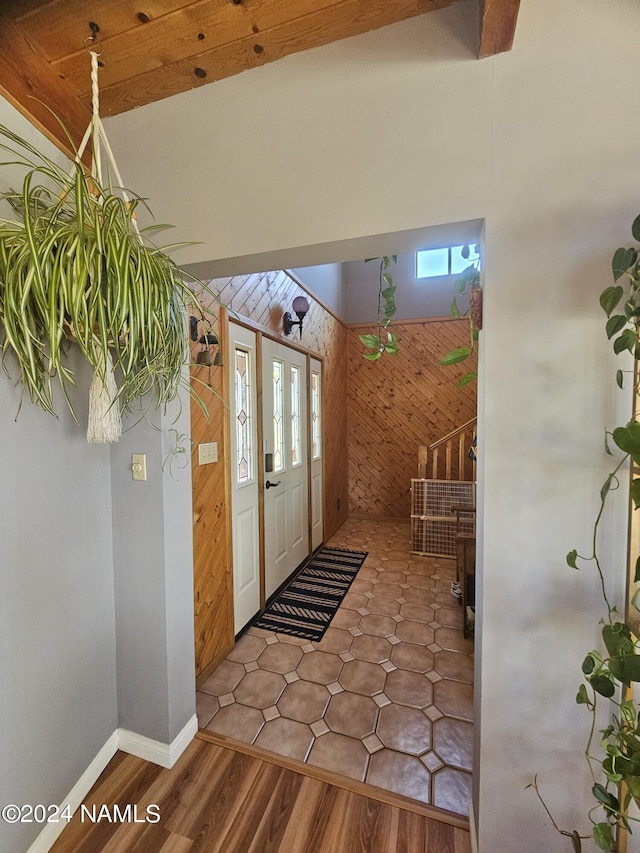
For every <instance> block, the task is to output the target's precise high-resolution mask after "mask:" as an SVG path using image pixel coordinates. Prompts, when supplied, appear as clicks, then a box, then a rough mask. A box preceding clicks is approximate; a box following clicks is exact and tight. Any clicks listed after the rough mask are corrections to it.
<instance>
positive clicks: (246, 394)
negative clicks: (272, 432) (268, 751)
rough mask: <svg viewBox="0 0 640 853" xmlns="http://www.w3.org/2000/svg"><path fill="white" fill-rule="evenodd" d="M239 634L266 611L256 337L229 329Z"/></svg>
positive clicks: (238, 328)
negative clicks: (262, 583) (262, 601)
mask: <svg viewBox="0 0 640 853" xmlns="http://www.w3.org/2000/svg"><path fill="white" fill-rule="evenodd" d="M229 353H230V358H229V362H230V364H229V373H230V376H229V389H230V393H229V398H230V399H229V408H230V419H231V429H230V438H231V442H230V443H231V454H230V459H231V463H230V464H231V511H232V538H233V609H234V633H235V634H237V633H238V631H240V630H241V629H242V628H244V626H245V625H246V624H247V622H248V621H249V620H250V619H251V618H252V617H253V616H255V614H256V613H257V612H258V611H259V610H260V524H259V510H258V465H259V464H260V454H259V452H258V410H257V401H256V396H257V395H256V333H255V332H252V331H251V330H250V329H245V328H244V327H243V326H238V325H236V324H235V323H230V324H229Z"/></svg>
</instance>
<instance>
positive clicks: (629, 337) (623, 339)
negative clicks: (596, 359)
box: [613, 329, 636, 355]
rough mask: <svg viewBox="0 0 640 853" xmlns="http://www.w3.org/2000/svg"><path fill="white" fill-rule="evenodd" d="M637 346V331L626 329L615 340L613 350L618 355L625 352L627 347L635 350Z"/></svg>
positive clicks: (631, 350) (630, 350)
mask: <svg viewBox="0 0 640 853" xmlns="http://www.w3.org/2000/svg"><path fill="white" fill-rule="evenodd" d="M635 346H636V333H635V331H634V330H633V329H625V330H624V332H623V333H622V334H621V335H620V337H619V338H616V339H615V341H614V342H613V351H614V352H615V353H616V355H619V354H620V353H621V352H624V351H625V350H626V349H628V350H629V352H633V350H634V349H635Z"/></svg>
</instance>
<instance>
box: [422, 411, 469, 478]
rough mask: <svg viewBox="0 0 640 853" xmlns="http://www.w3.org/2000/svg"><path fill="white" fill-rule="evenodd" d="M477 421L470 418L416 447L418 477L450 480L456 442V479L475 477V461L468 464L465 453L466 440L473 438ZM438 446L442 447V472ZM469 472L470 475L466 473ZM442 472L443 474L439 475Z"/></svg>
mask: <svg viewBox="0 0 640 853" xmlns="http://www.w3.org/2000/svg"><path fill="white" fill-rule="evenodd" d="M477 423H478V418H477V417H475V418H471V419H470V420H468V421H467V422H466V423H464V424H462V425H461V426H459V427H456V429H454V430H451V432H449V433H447V434H446V435H443V436H442V438H439V439H438V440H437V441H434V442H433V444H430V445H428V446H427V445H424V444H422V445H420V446H419V447H418V477H419V478H421V479H426V478H429V476H430V477H431V479H434V480H438V479H440V480H452V479H454V477H453V476H452V474H453V469H454V466H453V461H452V460H453V447H454V445H455V444H457V454H456V456H457V475H458V476H457V478H456V479H458V480H470V479H475V462H472V464H471V465H469V464H468V462H467V460H468V455H467V450H468V448H467V440H468V441H469V444H470V443H471V441H472V440H473V434H474V432H475V427H476V425H477ZM440 448H443V449H444V472H442V471H441V470H440V469H441V467H442V466H441V464H440ZM469 473H471V476H468V474H469ZM441 474H444V476H441Z"/></svg>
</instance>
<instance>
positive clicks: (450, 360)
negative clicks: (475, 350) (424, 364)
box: [440, 347, 471, 367]
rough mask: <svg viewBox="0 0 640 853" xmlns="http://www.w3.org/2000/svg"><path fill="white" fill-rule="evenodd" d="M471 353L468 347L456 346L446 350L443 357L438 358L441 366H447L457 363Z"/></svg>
mask: <svg viewBox="0 0 640 853" xmlns="http://www.w3.org/2000/svg"><path fill="white" fill-rule="evenodd" d="M470 355H471V350H470V349H469V347H456V349H453V350H451V352H448V353H447V354H446V355H445V357H444V358H443V359H441V360H440V364H442V365H443V366H445V367H446V366H447V365H450V364H458V363H459V362H461V361H464V360H465V359H466V358H469V356H470Z"/></svg>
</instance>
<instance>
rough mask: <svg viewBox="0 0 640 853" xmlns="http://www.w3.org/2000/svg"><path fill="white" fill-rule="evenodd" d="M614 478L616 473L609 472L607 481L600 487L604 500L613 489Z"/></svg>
mask: <svg viewBox="0 0 640 853" xmlns="http://www.w3.org/2000/svg"><path fill="white" fill-rule="evenodd" d="M614 479H615V475H614V474H609V476H608V477H607V479H606V481H605V484H604V486H603V487H602V488H601V489H600V498H601V499H602V500H604V499H605V498H606V497H607V495H608V494H609V491H610V490H611V485H612V483H613V481H614Z"/></svg>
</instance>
